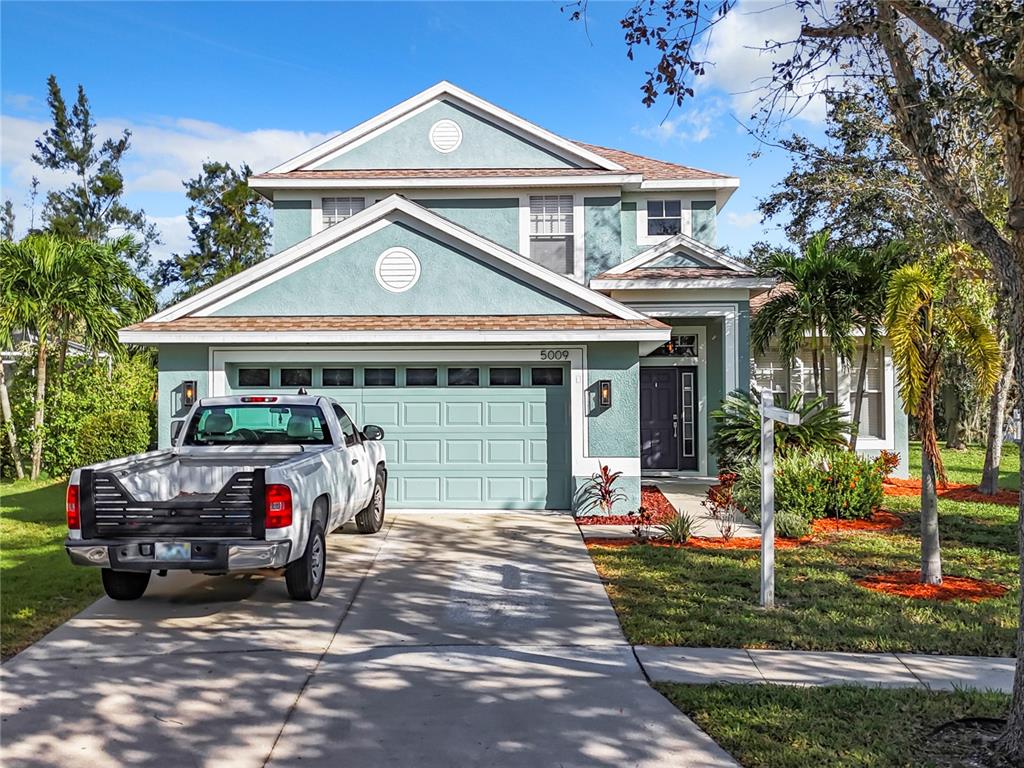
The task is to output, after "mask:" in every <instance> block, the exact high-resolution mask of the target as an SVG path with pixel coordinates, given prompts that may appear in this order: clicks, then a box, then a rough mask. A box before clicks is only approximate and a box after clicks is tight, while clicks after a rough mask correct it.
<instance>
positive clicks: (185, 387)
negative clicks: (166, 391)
mask: <svg viewBox="0 0 1024 768" xmlns="http://www.w3.org/2000/svg"><path fill="white" fill-rule="evenodd" d="M195 403H196V383H195V381H183V382H181V405H182V407H184V408H191V407H192V406H193V405H195Z"/></svg>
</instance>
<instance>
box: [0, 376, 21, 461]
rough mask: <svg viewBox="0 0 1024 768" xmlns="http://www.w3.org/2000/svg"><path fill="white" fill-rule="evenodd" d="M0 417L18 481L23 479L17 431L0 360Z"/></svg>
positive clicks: (5, 377)
mask: <svg viewBox="0 0 1024 768" xmlns="http://www.w3.org/2000/svg"><path fill="white" fill-rule="evenodd" d="M0 415H2V416H3V419H4V432H6V433H7V439H8V441H10V443H11V459H12V460H13V461H14V473H15V475H16V476H17V478H18V479H19V480H21V479H22V478H23V477H25V470H24V468H23V467H22V466H21V451H20V450H19V448H18V430H17V428H16V427H15V426H14V415H13V414H12V413H11V399H10V397H8V395H7V373H6V372H5V370H4V364H3V361H2V360H0Z"/></svg>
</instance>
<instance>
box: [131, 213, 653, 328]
mask: <svg viewBox="0 0 1024 768" xmlns="http://www.w3.org/2000/svg"><path fill="white" fill-rule="evenodd" d="M403 218H405V219H408V220H409V221H410V222H411V223H417V224H421V225H425V226H426V227H429V228H430V229H432V230H434V232H433V233H432V234H434V235H435V236H437V237H438V239H440V240H441V241H442V242H444V241H447V242H448V243H449V244H453V245H456V246H457V247H460V248H464V247H466V246H468V247H470V248H472V249H473V250H474V252H475V255H476V256H477V257H479V258H481V260H482V261H485V262H487V263H490V264H492V265H493V266H495V267H497V268H499V269H501V270H502V271H505V272H508V273H512V274H515V275H517V276H518V277H520V278H523V279H525V281H526V282H527V283H528V284H531V285H535V286H543V287H544V289H545V290H547V291H548V292H550V293H552V294H554V295H556V296H559V297H561V298H563V299H564V300H566V301H568V302H569V303H570V304H573V305H574V306H577V307H579V308H580V309H584V308H586V309H588V311H597V312H599V313H607V314H610V315H612V316H613V317H618V318H622V319H625V320H643V319H645V315H644V314H643V313H641V312H638V311H637V310H634V309H631V308H629V307H627V306H626V305H624V304H620V303H619V302H617V301H615V300H613V299H611V298H609V297H608V296H605V295H604V294H601V293H598V292H596V291H593V290H591V289H590V288H587V287H586V286H584V285H581V284H580V283H577V282H575V281H574V280H573V279H571V278H568V277H565V276H563V275H558V274H556V273H554V272H552V271H551V270H548V269H545V268H544V267H542V266H540V265H538V264H535V263H533V262H532V261H530V260H529V259H527V258H526V257H524V256H521V255H519V254H518V253H515V252H514V251H511V250H509V249H508V248H505V247H504V246H501V245H498V244H497V243H495V242H493V241H491V240H488V239H487V238H485V237H482V236H481V235H478V234H476V233H474V232H471V231H470V230H468V229H466V228H464V227H461V226H459V225H458V224H455V223H453V222H451V221H449V220H448V219H446V218H444V217H443V216H439V215H438V214H436V213H433V212H431V211H429V210H427V209H426V208H424V207H423V206H421V205H417V204H416V203H413V202H412V201H410V200H407V199H406V198H404V197H399V196H397V195H391V196H389V197H387V198H386V199H384V200H381V201H380V202H379V203H377V204H375V205H372V206H370V207H368V208H364V209H363V210H362V211H360V212H359V213H357V214H354V215H352V216H350V217H349V218H347V219H345V220H344V221H342V222H339V223H338V224H336V225H334V226H333V227H329V228H327V229H325V230H323V231H321V232H318V233H317V234H315V235H311V236H310V237H308V238H306V239H305V240H303V241H302V242H300V243H297V244H296V245H293V246H292V247H291V248H286V249H285V250H284V251H282V252H281V253H279V254H277V255H276V256H272V257H271V258H269V259H267V260H266V261H263V262H260V263H259V264H256V265H254V266H252V267H250V268H249V269H247V270H245V271H243V272H240V273H239V274H237V275H234V276H233V277H229V278H228V279H227V280H223V281H221V282H220V283H218V284H216V285H214V286H212V287H210V288H208V289H206V290H205V291H201V292H200V293H198V294H196V295H195V296H192V297H191V298H189V299H186V300H184V301H182V302H179V303H178V304H174V305H172V306H170V307H168V308H167V309H165V310H163V311H161V312H158V313H157V314H155V315H153V316H152V317H151V318H149V320H148V321H149V322H167V321H169V320H174V319H176V318H179V317H183V316H185V315H198V316H200V317H203V316H208V315H209V314H211V313H212V312H214V311H216V310H217V309H220V308H222V307H224V306H227V305H228V304H230V303H232V302H233V301H237V300H238V299H240V298H242V297H243V296H244V295H246V294H247V293H251V292H252V291H254V290H258V288H260V287H263V286H265V285H267V284H270V283H272V282H274V281H276V280H279V279H280V278H281V277H283V276H284V274H288V273H289V271H295V270H296V269H301V268H302V266H304V265H305V264H306V263H308V261H309V260H314V261H315V260H316V259H319V258H323V257H324V256H325V255H327V253H328V252H329V251H332V250H337V249H338V248H339V247H343V245H344V244H347V243H348V242H350V241H351V242H354V241H355V240H358V239H359V238H361V237H365V236H367V235H368V234H369V233H370V232H372V231H376V229H379V228H381V227H384V226H387V225H388V224H391V223H393V222H395V221H400V220H402V219H403Z"/></svg>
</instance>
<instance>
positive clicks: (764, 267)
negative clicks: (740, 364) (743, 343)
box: [750, 231, 855, 397]
mask: <svg viewBox="0 0 1024 768" xmlns="http://www.w3.org/2000/svg"><path fill="white" fill-rule="evenodd" d="M828 240H829V233H828V232H827V231H825V232H819V233H818V234H816V235H814V236H813V237H812V238H811V239H810V240H809V241H808V243H807V246H806V247H805V248H804V251H803V253H802V254H801V255H800V256H796V255H794V254H792V253H790V252H788V251H776V252H774V253H772V254H771V255H770V256H769V257H768V258H767V260H766V261H765V262H764V263H763V264H761V265H760V266H759V268H758V272H759V273H760V274H761V275H762V276H764V277H771V278H774V279H775V280H776V281H777V283H778V285H779V288H780V290H778V291H777V292H776V293H775V295H774V296H773V297H772V298H771V299H770V300H769V301H768V302H767V303H766V304H765V305H764V306H763V307H762V308H761V310H760V311H759V312H758V313H757V315H756V316H755V317H754V321H753V323H752V324H751V328H750V340H751V343H752V345H753V347H754V351H755V353H757V354H764V352H765V351H766V350H767V349H768V347H769V346H770V345H771V342H772V341H773V340H775V341H777V343H778V346H779V354H780V355H781V357H782V359H783V360H785V361H786V364H787V368H788V365H789V361H791V360H792V359H793V358H794V357H796V356H797V354H798V353H799V352H800V350H801V348H802V347H804V346H805V344H806V343H807V341H808V336H809V337H810V344H811V367H812V374H813V380H814V392H815V395H816V396H818V397H823V396H824V395H825V390H826V384H825V360H826V354H827V352H826V350H827V349H829V348H831V351H832V353H834V354H835V355H836V356H837V357H838V358H839V359H840V360H842V361H844V362H846V363H849V362H850V360H851V358H852V357H853V340H852V331H853V295H852V292H851V290H850V286H851V284H852V283H853V280H854V277H855V269H854V265H853V262H852V255H851V252H850V251H849V250H848V249H845V248H834V247H830V246H829V241H828Z"/></svg>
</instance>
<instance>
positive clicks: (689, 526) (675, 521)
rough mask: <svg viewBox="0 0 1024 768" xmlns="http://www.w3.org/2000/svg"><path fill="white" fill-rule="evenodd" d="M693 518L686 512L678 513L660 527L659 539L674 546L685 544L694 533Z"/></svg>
mask: <svg viewBox="0 0 1024 768" xmlns="http://www.w3.org/2000/svg"><path fill="white" fill-rule="evenodd" d="M693 524H694V520H693V517H691V516H690V515H688V514H686V513H685V512H676V513H675V514H674V515H673V516H672V517H670V518H668V519H667V520H665V521H664V522H662V523H661V524H660V525H658V538H659V539H664V540H665V541H668V542H671V543H672V544H685V543H686V542H687V541H689V540H690V535H691V534H692V532H693Z"/></svg>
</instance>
